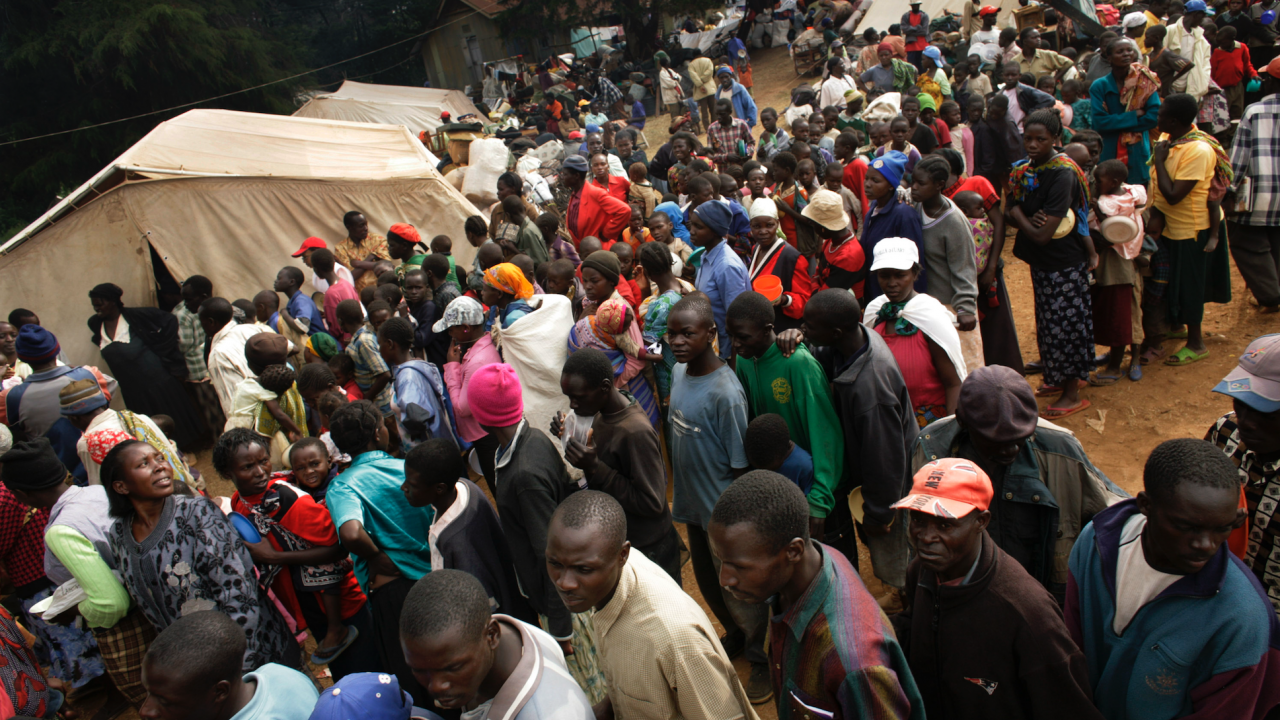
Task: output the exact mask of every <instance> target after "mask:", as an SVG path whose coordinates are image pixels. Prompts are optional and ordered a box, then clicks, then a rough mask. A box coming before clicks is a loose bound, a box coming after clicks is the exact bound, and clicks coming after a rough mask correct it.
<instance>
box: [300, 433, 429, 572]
mask: <svg viewBox="0 0 1280 720" xmlns="http://www.w3.org/2000/svg"><path fill="white" fill-rule="evenodd" d="M403 484H404V461H403V460H397V459H395V458H393V457H391V456H390V455H388V454H386V453H384V452H382V451H380V450H374V451H372V452H367V453H362V454H360V455H357V456H356V458H355V460H353V461H351V466H350V467H348V468H347V469H346V470H344V471H343V472H342V474H341V475H338V476H337V477H336V478H334V479H333V482H331V483H329V489H328V490H327V491H326V492H325V497H324V499H325V504H326V505H328V506H329V515H330V516H332V517H333V525H334V527H336V528H338V530H339V532H341V529H342V525H343V523H346V522H348V521H350V520H359V521H360V524H361V525H364V530H365V532H367V533H369V537H371V538H373V542H374V543H375V544H376V545H377V546H378V548H379V549H381V550H382V551H383V552H385V553H386V554H387V555H388V556H390V558H391V560H392V561H393V562H394V563H395V564H396V567H398V568H400V573H401V574H402V575H404V577H405V578H407V579H409V580H413V581H416V580H418V579H419V578H421V577H422V576H423V575H426V574H427V573H429V572H431V545H430V544H429V543H428V542H427V532H428V531H429V530H430V529H431V522H432V520H433V519H434V518H435V508H433V507H431V506H430V505H427V506H426V507H421V508H415V507H413V506H412V505H410V504H409V503H408V501H407V500H405V499H404V493H402V492H401V491H400V486H401V485H403ZM351 559H352V560H353V561H354V562H355V571H356V578H357V579H358V580H359V581H360V587H362V588H364V591H365V592H369V589H370V588H369V580H370V579H371V578H370V577H369V565H368V563H366V562H365V561H364V559H363V558H360V557H357V556H355V555H352V556H351Z"/></svg>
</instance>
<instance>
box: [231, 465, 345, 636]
mask: <svg viewBox="0 0 1280 720" xmlns="http://www.w3.org/2000/svg"><path fill="white" fill-rule="evenodd" d="M292 481H293V473H291V472H278V473H275V474H274V475H272V476H271V479H270V480H268V481H267V489H266V490H265V491H263V492H262V494H260V495H254V496H249V497H242V496H241V495H240V493H239V492H236V493H235V494H233V495H232V496H231V508H232V509H233V510H235V511H236V512H238V513H240V514H241V515H244V516H245V517H248V518H250V522H253V518H252V516H253V514H254V512H255V510H256V511H258V512H261V513H262V514H263V516H264V517H267V518H269V519H270V520H269V522H272V524H273V525H274V526H278V527H279V528H281V529H283V531H284V532H287V533H289V534H292V535H293V536H295V537H296V538H298V539H299V540H302V541H303V542H304V543H305V544H308V545H310V546H311V547H322V546H326V545H337V544H338V530H337V528H335V527H334V526H333V519H332V518H331V517H330V515H329V510H328V509H327V508H326V507H325V506H324V505H321V504H320V503H318V502H316V500H315V498H313V497H311V495H310V494H308V493H307V491H305V490H303V489H302V488H300V487H297V486H295V485H293V484H292ZM264 501H268V504H265V505H264ZM255 525H257V523H255ZM258 527H259V529H260V530H261V527H262V526H261V525H258ZM280 534H283V533H280ZM263 535H265V536H266V538H267V539H268V540H270V541H271V546H272V547H273V548H275V549H276V550H279V551H282V552H283V551H293V550H303V549H306V548H303V547H298V546H286V545H284V544H283V543H282V542H281V539H280V537H279V534H278V533H277V532H276V531H274V530H273V531H272V532H266V533H263ZM302 567H303V566H301V565H286V566H285V567H283V568H282V569H281V570H280V572H279V573H277V574H276V577H275V579H274V580H273V581H272V582H271V589H272V590H274V591H275V593H276V597H278V598H280V601H281V602H282V603H284V605H285V607H286V608H288V609H289V614H290V615H292V616H293V618H294V620H296V621H297V623H298V626H299V628H302V627H306V624H307V621H306V619H305V618H304V616H303V614H302V605H301V603H302V602H304V598H305V596H308V595H309V596H311V599H310V600H309V602H312V603H316V604H317V605H319V603H320V596H319V590H321V589H324V588H327V587H337V588H339V589H340V591H341V593H342V595H341V605H342V617H343V619H344V620H345V619H347V618H350V617H351V616H352V615H355V614H356V613H357V612H359V611H360V608H361V607H363V606H364V604H365V601H366V600H367V598H366V597H365V594H364V592H362V591H361V590H360V583H359V582H358V581H357V580H356V576H355V573H354V572H352V569H351V561H350V560H349V559H347V558H345V557H344V558H343V559H342V560H340V561H339V562H337V563H333V564H332V565H321V566H317V567H319V568H323V569H326V570H327V572H324V573H320V574H318V575H317V574H308V573H306V572H305V571H303V570H301V568H302ZM344 571H345V572H344ZM295 576H296V577H299V578H302V579H303V580H304V582H306V581H310V582H324V583H325V584H324V585H320V586H314V587H312V588H310V589H307V590H301V591H299V589H298V588H295V587H294V578H295ZM319 577H324V579H323V580H320V579H319ZM321 607H323V606H321Z"/></svg>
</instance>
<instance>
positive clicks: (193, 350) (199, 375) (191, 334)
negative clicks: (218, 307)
mask: <svg viewBox="0 0 1280 720" xmlns="http://www.w3.org/2000/svg"><path fill="white" fill-rule="evenodd" d="M173 315H174V317H176V318H178V349H179V350H181V351H182V359H183V360H186V361H187V382H197V381H200V380H208V379H209V367H208V366H207V365H205V364H204V328H202V327H200V318H199V317H198V316H197V315H196V314H195V313H193V312H191V311H190V310H188V309H187V306H186V303H178V305H177V307H175V308H174V309H173Z"/></svg>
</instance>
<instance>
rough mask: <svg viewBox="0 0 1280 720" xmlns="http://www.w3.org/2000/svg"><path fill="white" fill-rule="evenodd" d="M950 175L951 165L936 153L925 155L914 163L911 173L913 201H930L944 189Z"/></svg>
mask: <svg viewBox="0 0 1280 720" xmlns="http://www.w3.org/2000/svg"><path fill="white" fill-rule="evenodd" d="M950 176H951V165H950V164H949V163H948V162H947V161H946V160H945V159H943V158H941V157H939V156H937V155H927V156H925V157H924V158H921V160H920V162H918V163H916V167H915V170H913V171H912V173H911V199H912V200H914V201H915V202H931V201H933V200H935V199H936V198H937V197H938V196H939V195H941V194H942V191H943V190H944V189H946V186H947V178H948V177H950Z"/></svg>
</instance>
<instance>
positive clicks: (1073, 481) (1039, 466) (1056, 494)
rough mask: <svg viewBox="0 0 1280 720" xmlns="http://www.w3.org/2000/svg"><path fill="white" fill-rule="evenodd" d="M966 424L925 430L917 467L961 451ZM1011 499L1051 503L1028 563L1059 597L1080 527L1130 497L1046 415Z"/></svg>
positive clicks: (1008, 478) (1011, 479) (1016, 470)
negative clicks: (1047, 418) (960, 446)
mask: <svg viewBox="0 0 1280 720" xmlns="http://www.w3.org/2000/svg"><path fill="white" fill-rule="evenodd" d="M963 433H965V430H964V428H962V427H961V426H960V423H959V422H957V421H956V418H955V416H954V415H953V416H950V417H945V418H943V419H941V420H938V421H935V422H932V423H930V424H929V425H927V426H926V427H925V428H924V429H922V430H921V431H920V437H919V438H918V439H917V440H916V444H915V447H914V448H913V449H912V457H911V472H912V473H913V474H914V473H915V471H916V470H919V469H920V468H921V467H922V466H924V464H925V463H928V462H932V461H934V460H937V459H938V458H947V457H956V456H957V451H956V448H958V447H959V445H960V440H961V435H962V434H963ZM1004 490H1005V493H1006V495H1005V499H1006V500H1008V501H1011V502H1016V503H1027V504H1030V505H1033V506H1035V507H1037V508H1042V509H1047V510H1048V511H1047V512H1042V513H1041V514H1040V518H1041V520H1040V527H1039V540H1038V542H1037V544H1036V547H1034V548H1032V549H1031V550H1032V552H1031V557H1032V558H1033V562H1032V566H1031V567H1029V568H1027V572H1030V573H1031V575H1032V577H1034V578H1035V579H1036V580H1039V581H1040V582H1041V583H1042V584H1043V585H1044V586H1045V587H1046V588H1048V589H1049V591H1050V592H1052V593H1053V594H1054V597H1057V598H1059V602H1061V598H1062V597H1063V593H1064V592H1065V590H1066V583H1067V560H1068V559H1069V558H1070V557H1071V548H1072V547H1074V546H1075V543H1076V538H1077V537H1079V536H1080V531H1081V530H1083V529H1084V526H1085V525H1088V524H1089V521H1091V520H1092V519H1093V516H1094V515H1096V514H1097V513H1098V512H1100V511H1102V510H1105V509H1106V508H1108V507H1110V506H1111V505H1114V504H1115V503H1117V502H1120V501H1121V500H1124V499H1125V498H1127V497H1129V494H1128V493H1126V492H1125V491H1124V490H1121V489H1120V488H1119V487H1118V486H1116V484H1115V483H1113V482H1111V480H1109V479H1108V478H1107V476H1106V475H1104V474H1103V472H1102V471H1101V470H1099V469H1098V468H1096V467H1094V465H1093V463H1092V462H1091V461H1090V460H1089V456H1088V455H1086V454H1085V452H1084V448H1082V447H1080V441H1079V440H1076V436H1075V434H1074V433H1072V432H1071V431H1070V430H1068V429H1066V428H1063V427H1058V426H1057V425H1054V424H1053V423H1051V422H1049V421H1047V420H1040V421H1039V423H1038V425H1037V427H1036V431H1035V433H1034V434H1033V435H1032V436H1031V439H1030V440H1028V441H1027V442H1026V444H1025V445H1023V447H1022V452H1020V453H1019V454H1018V457H1017V459H1016V460H1014V461H1013V465H1012V466H1010V467H1009V469H1008V471H1007V472H1006V474H1005V477H1004Z"/></svg>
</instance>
